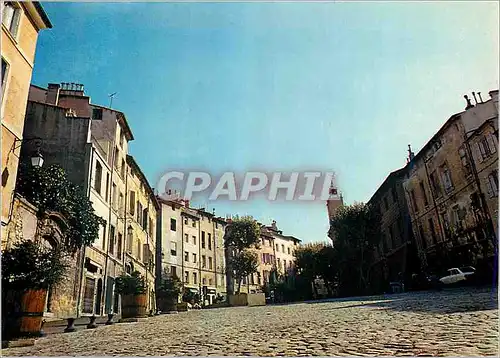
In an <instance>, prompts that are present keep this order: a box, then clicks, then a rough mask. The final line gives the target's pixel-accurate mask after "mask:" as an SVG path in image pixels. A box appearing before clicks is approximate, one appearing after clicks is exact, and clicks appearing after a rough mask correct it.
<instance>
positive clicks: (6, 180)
mask: <svg viewBox="0 0 500 358" xmlns="http://www.w3.org/2000/svg"><path fill="white" fill-rule="evenodd" d="M1 8H2V51H1V52H2V84H1V88H2V98H1V102H2V103H1V113H2V133H1V142H2V224H1V233H0V235H1V236H2V238H3V237H4V234H5V230H6V226H7V225H8V224H9V222H10V221H11V219H12V213H13V204H14V188H15V184H16V177H17V168H18V164H19V156H20V147H21V143H22V141H23V139H25V140H29V139H30V138H24V137H23V129H24V117H25V112H26V103H27V100H28V92H29V88H30V81H31V74H32V71H33V64H34V60H35V50H36V44H37V39H38V33H39V31H41V30H43V29H48V28H52V24H51V23H50V21H49V18H48V17H47V14H46V13H45V11H44V10H43V8H42V6H41V5H40V4H39V3H38V2H18V1H3V2H2V5H1ZM27 164H29V162H28V163H27Z"/></svg>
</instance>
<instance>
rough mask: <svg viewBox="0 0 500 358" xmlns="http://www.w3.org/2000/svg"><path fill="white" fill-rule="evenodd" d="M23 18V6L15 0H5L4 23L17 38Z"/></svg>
mask: <svg viewBox="0 0 500 358" xmlns="http://www.w3.org/2000/svg"><path fill="white" fill-rule="evenodd" d="M20 19H21V8H20V7H19V6H18V5H16V4H15V3H14V2H13V1H4V3H3V16H2V23H3V24H4V25H5V27H6V28H7V29H8V30H9V32H10V33H11V35H12V36H13V37H14V38H16V36H17V31H18V29H19V20H20Z"/></svg>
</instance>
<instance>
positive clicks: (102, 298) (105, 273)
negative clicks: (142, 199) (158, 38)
mask: <svg viewBox="0 0 500 358" xmlns="http://www.w3.org/2000/svg"><path fill="white" fill-rule="evenodd" d="M115 150H116V138H115V139H113V160H112V163H111V176H110V183H109V184H110V188H111V197H110V199H111V205H109V209H108V236H109V234H110V233H111V213H112V210H113V209H112V208H113V204H114V203H113V197H114V195H113V174H114V172H115V161H116V158H115ZM117 189H118V186H117ZM115 194H116V193H115ZM117 216H118V211H117ZM115 234H116V233H115ZM106 244H108V245H106ZM104 247H105V248H106V250H105V252H106V261H105V263H104V280H103V281H104V283H103V289H102V292H101V307H99V311H101V308H102V305H103V303H104V307H106V303H105V298H106V290H107V286H108V261H109V240H106V238H104ZM111 305H113V302H112V303H111ZM100 313H101V312H99V314H100Z"/></svg>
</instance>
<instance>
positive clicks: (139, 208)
mask: <svg viewBox="0 0 500 358" xmlns="http://www.w3.org/2000/svg"><path fill="white" fill-rule="evenodd" d="M137 222H138V223H141V222H142V204H141V203H140V202H139V200H137Z"/></svg>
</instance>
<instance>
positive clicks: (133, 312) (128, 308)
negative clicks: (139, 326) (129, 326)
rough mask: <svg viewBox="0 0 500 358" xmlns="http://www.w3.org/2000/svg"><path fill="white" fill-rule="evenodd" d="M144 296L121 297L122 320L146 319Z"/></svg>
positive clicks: (145, 299)
mask: <svg viewBox="0 0 500 358" xmlns="http://www.w3.org/2000/svg"><path fill="white" fill-rule="evenodd" d="M147 302H148V300H147V297H146V294H145V293H143V294H139V295H124V296H122V318H140V317H147V316H148V314H147V312H146V311H147Z"/></svg>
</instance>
